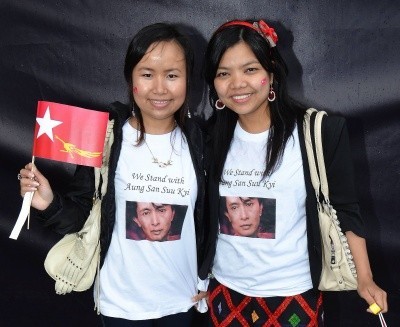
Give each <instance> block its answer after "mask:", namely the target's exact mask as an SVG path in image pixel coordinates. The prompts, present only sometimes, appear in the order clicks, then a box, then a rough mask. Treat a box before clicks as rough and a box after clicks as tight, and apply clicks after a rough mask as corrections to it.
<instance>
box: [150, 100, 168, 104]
mask: <svg viewBox="0 0 400 327" xmlns="http://www.w3.org/2000/svg"><path fill="white" fill-rule="evenodd" d="M152 102H153V103H155V104H165V103H167V102H168V101H167V100H152Z"/></svg>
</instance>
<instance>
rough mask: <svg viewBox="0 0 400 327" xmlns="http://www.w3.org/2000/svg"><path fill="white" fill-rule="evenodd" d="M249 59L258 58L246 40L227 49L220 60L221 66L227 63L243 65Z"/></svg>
mask: <svg viewBox="0 0 400 327" xmlns="http://www.w3.org/2000/svg"><path fill="white" fill-rule="evenodd" d="M249 61H257V62H258V59H257V57H256V55H255V54H254V52H253V51H252V50H251V48H250V46H249V45H248V44H247V43H245V42H244V41H240V42H239V43H236V44H234V45H233V46H231V47H229V48H228V49H226V51H225V52H224V54H223V55H222V57H221V60H220V62H219V65H220V66H225V65H243V64H246V63H248V62H249Z"/></svg>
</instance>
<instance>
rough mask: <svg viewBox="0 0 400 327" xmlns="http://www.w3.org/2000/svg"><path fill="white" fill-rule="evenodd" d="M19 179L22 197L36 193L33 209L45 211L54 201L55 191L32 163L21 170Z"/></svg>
mask: <svg viewBox="0 0 400 327" xmlns="http://www.w3.org/2000/svg"><path fill="white" fill-rule="evenodd" d="M18 179H19V183H20V193H21V196H22V197H24V196H25V194H26V193H27V192H34V196H33V199H32V203H31V205H32V207H34V208H36V209H39V210H44V209H46V208H47V207H48V206H49V204H50V203H51V202H52V201H53V198H54V195H53V191H52V189H51V187H50V184H49V182H48V180H47V178H46V177H44V176H43V175H42V173H41V172H40V171H39V170H38V169H37V168H36V166H34V165H32V163H29V164H27V165H26V166H25V167H24V168H22V169H21V170H20V172H19V176H18Z"/></svg>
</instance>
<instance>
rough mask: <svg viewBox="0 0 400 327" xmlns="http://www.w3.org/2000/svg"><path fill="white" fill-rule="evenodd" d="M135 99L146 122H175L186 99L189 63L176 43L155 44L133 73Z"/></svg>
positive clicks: (149, 124)
mask: <svg viewBox="0 0 400 327" xmlns="http://www.w3.org/2000/svg"><path fill="white" fill-rule="evenodd" d="M132 88H133V89H132V93H133V98H134V100H135V102H136V104H137V106H138V107H139V108H140V111H141V114H142V116H143V122H144V124H145V126H146V128H147V127H148V126H152V125H154V124H157V123H159V122H160V121H165V120H166V121H168V122H169V121H174V117H173V115H174V113H175V112H176V111H177V110H179V108H180V107H181V106H182V105H183V103H184V101H185V97H186V60H185V54H184V51H183V49H182V48H181V46H180V45H179V44H178V43H176V42H175V41H168V42H166V41H162V42H159V43H154V44H152V45H151V46H150V47H149V48H148V50H147V53H146V54H145V55H144V56H143V58H142V59H141V60H140V61H139V63H138V64H137V65H136V66H135V68H134V69H133V71H132Z"/></svg>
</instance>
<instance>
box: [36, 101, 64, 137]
mask: <svg viewBox="0 0 400 327" xmlns="http://www.w3.org/2000/svg"><path fill="white" fill-rule="evenodd" d="M36 121H37V122H38V124H39V126H40V127H39V132H38V134H37V136H36V138H39V136H41V135H43V134H47V136H48V137H49V138H50V140H52V141H54V140H53V128H54V127H56V126H58V125H60V124H62V123H63V122H62V121H59V120H52V119H51V118H50V107H47V109H46V112H45V114H44V116H43V117H42V118H36Z"/></svg>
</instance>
